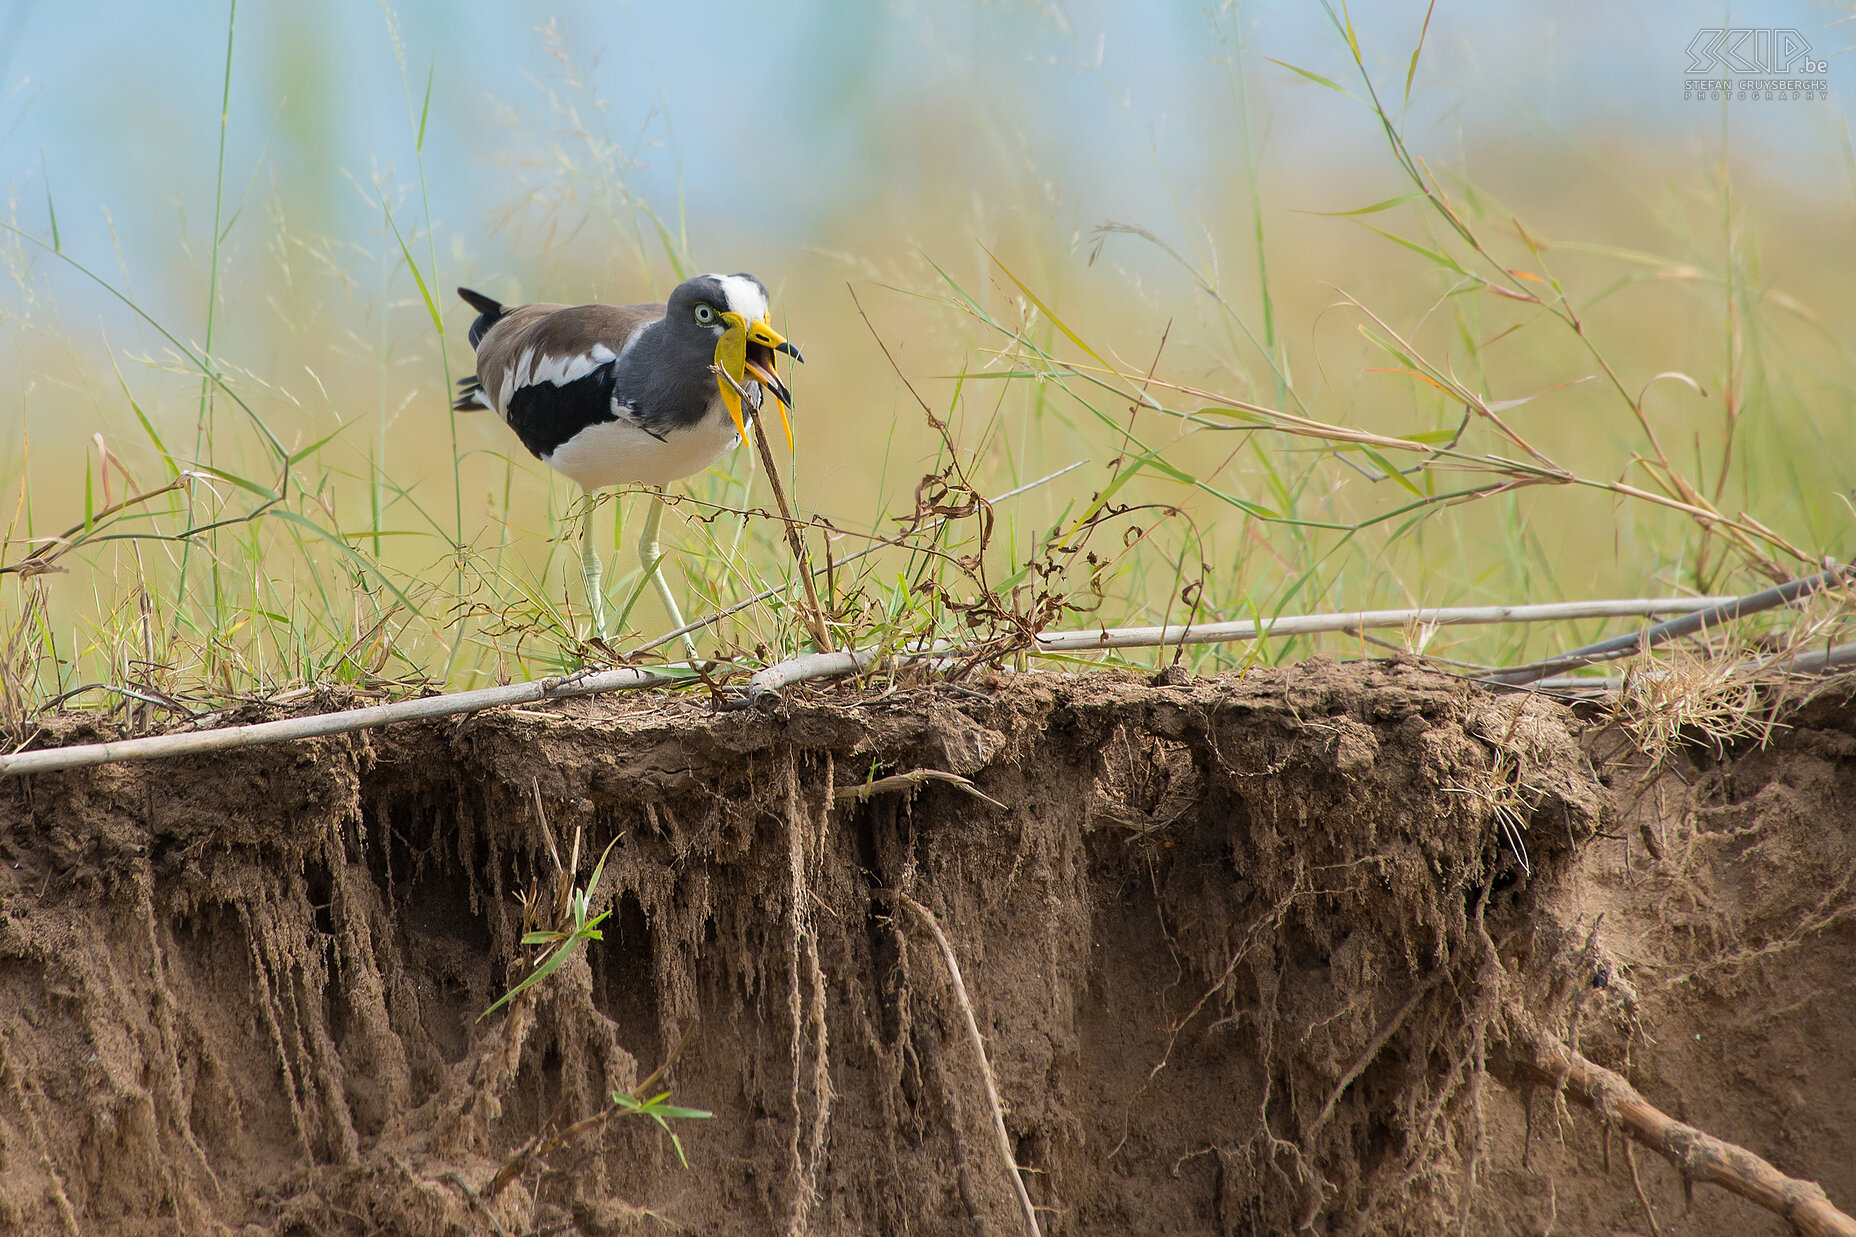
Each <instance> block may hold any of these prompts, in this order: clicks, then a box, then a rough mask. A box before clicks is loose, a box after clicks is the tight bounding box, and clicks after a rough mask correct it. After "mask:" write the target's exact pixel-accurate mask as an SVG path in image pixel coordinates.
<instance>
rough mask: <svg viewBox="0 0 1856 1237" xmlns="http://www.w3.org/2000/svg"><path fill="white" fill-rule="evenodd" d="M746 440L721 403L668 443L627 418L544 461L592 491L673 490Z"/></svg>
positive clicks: (586, 433) (597, 428) (590, 431)
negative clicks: (639, 486) (635, 485)
mask: <svg viewBox="0 0 1856 1237" xmlns="http://www.w3.org/2000/svg"><path fill="white" fill-rule="evenodd" d="M740 441H741V437H740V435H738V434H736V433H735V423H734V421H732V420H731V419H730V418H729V416H728V411H727V410H726V409H725V408H723V407H722V402H721V400H720V399H717V400H716V401H715V402H713V403H711V404H710V405H709V410H708V412H707V413H705V414H704V415H703V419H702V420H700V421H698V422H697V423H696V424H694V425H691V426H686V427H684V428H683V429H679V430H672V431H671V432H670V433H668V434H666V435H665V436H664V438H653V437H652V436H651V435H650V434H647V433H645V432H644V430H642V429H640V428H639V427H638V426H637V425H635V424H633V423H632V422H630V421H628V420H626V419H624V418H623V417H621V418H620V419H619V420H617V421H606V422H603V423H602V424H599V425H590V426H588V427H587V428H586V429H583V430H581V431H580V432H579V433H578V434H575V435H574V436H573V437H572V438H570V439H568V440H567V441H566V442H564V443H562V444H561V445H560V446H558V447H556V448H555V449H554V451H553V453H552V454H550V455H545V456H543V457H542V459H543V460H544V461H545V462H546V463H547V465H548V466H549V467H550V468H553V469H554V470H555V471H557V472H560V473H562V474H564V475H566V476H567V477H569V478H571V479H572V480H574V481H577V482H579V483H580V484H581V485H582V486H584V487H586V488H587V489H589V490H597V489H603V488H604V487H606V486H609V485H624V484H626V483H627V482H633V481H638V482H643V483H644V484H645V485H668V484H669V483H670V482H672V481H676V480H679V479H681V478H683V477H687V476H690V475H691V474H693V473H699V472H701V471H702V470H703V469H705V468H707V467H708V466H709V465H710V464H713V463H714V462H715V461H716V460H717V459H718V458H719V457H721V456H722V455H723V454H724V453H726V452H728V451H731V450H733V449H734V446H735V444H736V443H738V442H740Z"/></svg>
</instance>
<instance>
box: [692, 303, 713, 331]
mask: <svg viewBox="0 0 1856 1237" xmlns="http://www.w3.org/2000/svg"><path fill="white" fill-rule="evenodd" d="M696 321H697V322H699V323H701V324H702V325H703V326H709V325H711V324H712V323H714V321H715V310H713V309H711V308H709V306H707V305H698V306H697V307H696Z"/></svg>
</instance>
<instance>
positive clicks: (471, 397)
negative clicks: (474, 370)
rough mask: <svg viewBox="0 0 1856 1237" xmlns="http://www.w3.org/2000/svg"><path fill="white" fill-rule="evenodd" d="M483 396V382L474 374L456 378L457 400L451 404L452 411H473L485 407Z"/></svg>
mask: <svg viewBox="0 0 1856 1237" xmlns="http://www.w3.org/2000/svg"><path fill="white" fill-rule="evenodd" d="M486 406H487V405H486V402H485V400H484V398H483V382H482V381H481V380H480V379H479V378H478V377H477V375H475V374H471V375H470V376H469V377H465V378H460V379H458V398H457V402H456V403H454V404H452V405H451V411H453V412H474V411H476V410H477V409H479V408H483V407H486Z"/></svg>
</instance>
